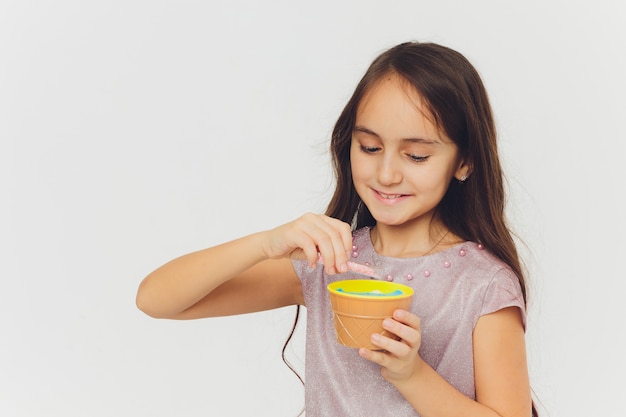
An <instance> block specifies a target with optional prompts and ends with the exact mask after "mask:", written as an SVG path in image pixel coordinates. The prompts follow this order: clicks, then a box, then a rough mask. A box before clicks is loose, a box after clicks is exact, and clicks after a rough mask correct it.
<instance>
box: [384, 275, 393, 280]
mask: <svg viewBox="0 0 626 417" xmlns="http://www.w3.org/2000/svg"><path fill="white" fill-rule="evenodd" d="M385 279H386V280H387V281H393V276H392V275H387V276H386V277H385Z"/></svg>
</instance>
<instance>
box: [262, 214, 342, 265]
mask: <svg viewBox="0 0 626 417" xmlns="http://www.w3.org/2000/svg"><path fill="white" fill-rule="evenodd" d="M266 233H267V241H266V242H267V243H266V245H265V247H264V248H263V252H264V253H265V255H266V256H267V257H268V258H271V259H278V258H286V257H289V258H291V259H305V260H307V261H308V262H309V265H310V266H311V267H315V265H316V264H317V263H318V261H319V259H320V257H321V258H322V259H323V260H324V269H325V270H326V273H327V274H329V275H332V274H335V273H337V272H339V273H343V272H346V271H347V270H348V259H349V253H350V252H351V250H352V232H351V230H350V225H349V224H348V223H345V222H343V221H341V220H337V219H335V218H332V217H328V216H326V215H323V214H313V213H307V214H304V215H303V216H301V217H299V218H298V219H296V220H294V221H292V222H289V223H286V224H284V225H282V226H279V227H276V228H274V229H272V230H269V231H267V232H266Z"/></svg>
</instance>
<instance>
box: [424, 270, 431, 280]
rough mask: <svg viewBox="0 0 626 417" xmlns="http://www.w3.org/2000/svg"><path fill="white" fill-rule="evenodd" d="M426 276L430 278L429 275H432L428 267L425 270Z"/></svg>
mask: <svg viewBox="0 0 626 417" xmlns="http://www.w3.org/2000/svg"><path fill="white" fill-rule="evenodd" d="M424 276H425V277H426V278H428V277H429V276H430V271H429V270H428V269H426V270H425V271H424Z"/></svg>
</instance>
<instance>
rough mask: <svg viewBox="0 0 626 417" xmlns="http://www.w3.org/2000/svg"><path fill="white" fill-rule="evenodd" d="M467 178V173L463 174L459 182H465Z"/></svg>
mask: <svg viewBox="0 0 626 417" xmlns="http://www.w3.org/2000/svg"><path fill="white" fill-rule="evenodd" d="M466 179H467V174H463V175H462V176H461V178H459V182H460V183H461V184H463V183H464V182H465V180H466Z"/></svg>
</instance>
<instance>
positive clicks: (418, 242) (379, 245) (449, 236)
mask: <svg viewBox="0 0 626 417" xmlns="http://www.w3.org/2000/svg"><path fill="white" fill-rule="evenodd" d="M371 239H372V243H373V245H374V249H375V250H376V252H377V253H379V254H381V255H383V256H389V257H394V258H414V257H419V256H425V255H429V254H432V253H437V252H440V251H442V250H445V249H448V248H449V247H451V246H453V245H455V244H458V243H460V242H461V241H462V239H460V238H459V237H458V236H456V235H455V234H454V233H452V232H450V230H449V229H448V228H447V227H445V226H444V225H443V224H442V223H441V222H437V223H434V224H427V225H422V226H414V227H402V226H389V225H382V224H377V225H376V226H375V227H374V228H373V229H372V231H371Z"/></svg>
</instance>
